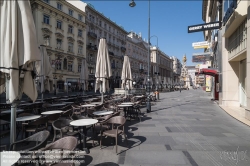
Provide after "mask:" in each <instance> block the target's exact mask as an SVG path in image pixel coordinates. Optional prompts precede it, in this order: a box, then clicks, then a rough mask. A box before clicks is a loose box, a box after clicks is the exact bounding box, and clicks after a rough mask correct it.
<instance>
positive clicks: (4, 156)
mask: <svg viewBox="0 0 250 166" xmlns="http://www.w3.org/2000/svg"><path fill="white" fill-rule="evenodd" d="M0 154H1V155H0V156H1V157H0V158H1V162H0V163H1V164H0V165H2V166H12V165H13V164H15V163H16V162H17V161H18V160H19V159H20V157H21V154H20V153H19V152H16V151H4V152H0Z"/></svg>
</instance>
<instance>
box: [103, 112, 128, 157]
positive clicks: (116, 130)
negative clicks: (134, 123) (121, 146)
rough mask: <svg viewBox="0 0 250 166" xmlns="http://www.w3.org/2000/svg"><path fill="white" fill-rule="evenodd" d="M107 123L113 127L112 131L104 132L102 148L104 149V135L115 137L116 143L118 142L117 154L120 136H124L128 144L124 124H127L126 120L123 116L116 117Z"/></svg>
mask: <svg viewBox="0 0 250 166" xmlns="http://www.w3.org/2000/svg"><path fill="white" fill-rule="evenodd" d="M106 123H107V124H110V125H111V129H110V130H106V131H104V132H102V134H101V140H100V148H102V136H103V135H104V136H109V137H114V138H115V142H116V153H117V138H118V136H119V135H124V137H125V140H126V143H127V136H126V134H125V131H124V124H125V123H126V119H125V118H124V117H123V116H115V117H112V118H110V119H109V120H108V121H107V122H106ZM116 125H117V126H116Z"/></svg>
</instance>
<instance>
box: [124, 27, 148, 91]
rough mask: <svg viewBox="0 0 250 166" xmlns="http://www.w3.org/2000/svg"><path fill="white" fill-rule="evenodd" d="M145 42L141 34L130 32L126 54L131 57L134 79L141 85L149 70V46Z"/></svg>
mask: <svg viewBox="0 0 250 166" xmlns="http://www.w3.org/2000/svg"><path fill="white" fill-rule="evenodd" d="M144 43H145V41H143V39H142V37H141V35H140V34H139V35H138V34H136V33H135V32H130V33H129V34H128V35H127V45H126V48H127V51H126V55H128V57H129V59H130V66H131V72H132V77H133V80H134V81H135V82H136V86H137V85H138V86H139V87H141V85H142V84H144V79H146V76H147V71H148V47H146V46H145V45H144Z"/></svg>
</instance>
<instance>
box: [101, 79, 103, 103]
mask: <svg viewBox="0 0 250 166" xmlns="http://www.w3.org/2000/svg"><path fill="white" fill-rule="evenodd" d="M101 93H102V101H101V102H102V104H103V82H102V81H101Z"/></svg>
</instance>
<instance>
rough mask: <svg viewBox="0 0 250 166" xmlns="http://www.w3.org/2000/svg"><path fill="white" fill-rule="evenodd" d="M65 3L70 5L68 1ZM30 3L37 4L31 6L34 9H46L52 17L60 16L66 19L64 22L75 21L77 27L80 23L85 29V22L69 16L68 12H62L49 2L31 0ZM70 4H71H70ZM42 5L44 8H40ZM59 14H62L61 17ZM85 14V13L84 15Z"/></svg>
mask: <svg viewBox="0 0 250 166" xmlns="http://www.w3.org/2000/svg"><path fill="white" fill-rule="evenodd" d="M63 1H65V0H63ZM63 1H60V3H62V2H63ZM64 4H65V5H68V6H70V5H71V4H69V3H67V4H66V3H64ZM31 5H32V6H33V5H38V6H35V7H34V6H33V7H32V8H33V10H34V8H35V9H37V10H42V11H44V10H46V9H47V13H48V14H51V15H52V16H53V17H57V18H59V19H60V18H61V19H63V20H64V21H66V22H69V23H76V24H78V27H79V25H82V26H83V29H86V23H85V22H82V21H80V20H78V19H76V18H74V17H71V16H69V15H68V14H66V13H64V12H63V11H60V10H58V9H56V8H55V7H53V6H51V5H49V4H47V3H45V2H43V1H40V0H34V1H31ZM39 6H41V7H39ZM71 6H72V5H71ZM42 7H44V8H45V9H42ZM73 8H74V9H75V7H73ZM78 11H79V9H78ZM60 15H61V16H63V17H60ZM84 16H85V15H84Z"/></svg>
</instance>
